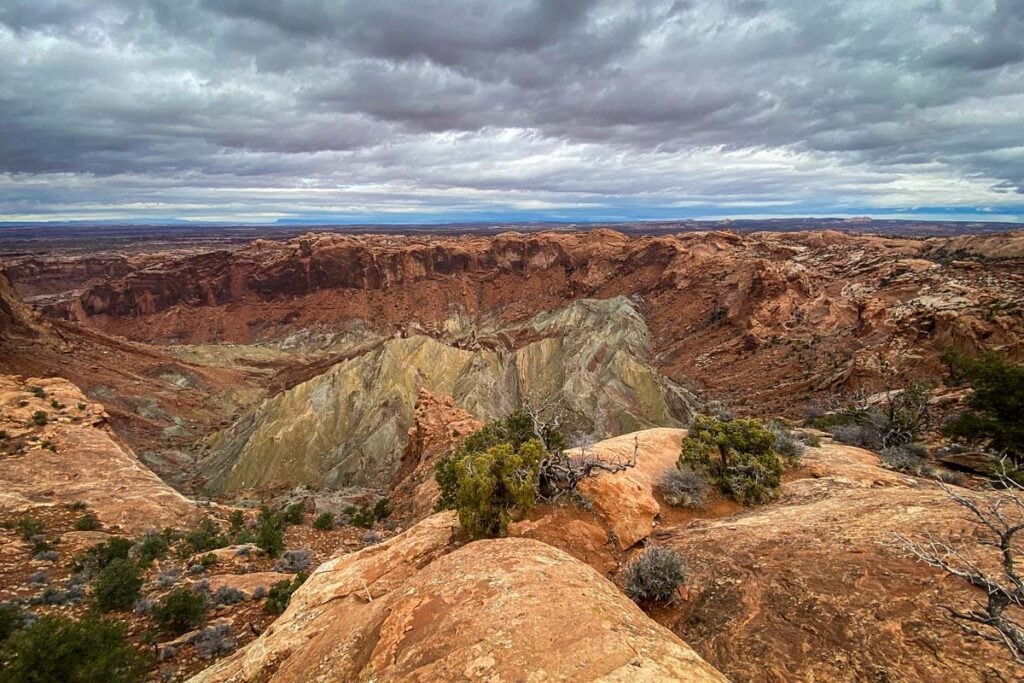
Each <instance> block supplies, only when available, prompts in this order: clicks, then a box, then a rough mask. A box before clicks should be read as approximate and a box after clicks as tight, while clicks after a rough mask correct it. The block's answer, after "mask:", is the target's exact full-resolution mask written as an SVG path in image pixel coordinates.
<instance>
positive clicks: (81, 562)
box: [72, 536, 132, 572]
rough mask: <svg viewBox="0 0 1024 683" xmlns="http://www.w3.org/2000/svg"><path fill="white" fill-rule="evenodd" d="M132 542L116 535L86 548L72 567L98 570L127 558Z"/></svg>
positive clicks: (80, 569)
mask: <svg viewBox="0 0 1024 683" xmlns="http://www.w3.org/2000/svg"><path fill="white" fill-rule="evenodd" d="M131 549H132V542H131V541H130V540H128V539H127V538H124V537H122V536H115V537H114V538H111V539H110V540H109V541H107V542H106V543H100V544H99V545H94V546H93V547H91V548H89V549H88V550H86V551H85V552H84V553H82V554H81V555H80V556H78V558H77V559H75V561H74V563H73V564H72V567H73V568H74V570H75V571H85V572H98V571H100V570H101V569H103V568H104V567H106V566H107V565H108V564H110V563H111V562H113V561H114V560H127V559H128V553H129V552H131Z"/></svg>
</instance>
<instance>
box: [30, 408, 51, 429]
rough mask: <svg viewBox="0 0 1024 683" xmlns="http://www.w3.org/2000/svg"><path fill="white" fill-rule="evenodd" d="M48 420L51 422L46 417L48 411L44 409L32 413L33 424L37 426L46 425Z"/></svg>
mask: <svg viewBox="0 0 1024 683" xmlns="http://www.w3.org/2000/svg"><path fill="white" fill-rule="evenodd" d="M47 422H49V418H47V417H46V413H45V412H43V411H42V410H37V411H36V412H34V413H32V424H34V425H35V426H36V427H45V426H46V423H47Z"/></svg>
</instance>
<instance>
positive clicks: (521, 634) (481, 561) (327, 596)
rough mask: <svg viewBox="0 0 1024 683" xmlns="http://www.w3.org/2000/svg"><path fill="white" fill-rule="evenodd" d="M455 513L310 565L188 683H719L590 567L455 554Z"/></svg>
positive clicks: (540, 547)
mask: <svg viewBox="0 0 1024 683" xmlns="http://www.w3.org/2000/svg"><path fill="white" fill-rule="evenodd" d="M456 528H457V522H456V520H455V516H454V514H452V513H441V514H438V515H434V516H433V517H429V518H427V519H426V520H424V521H422V522H420V523H419V524H418V525H416V526H414V527H413V528H411V529H410V530H408V531H407V532H405V533H403V534H401V535H399V536H396V537H395V538H393V539H391V540H389V541H387V542H386V543H383V544H381V545H378V546H373V547H371V548H367V549H365V550H363V551H360V552H358V553H354V554H352V555H347V556H342V557H339V558H336V559H334V560H332V561H330V562H328V563H326V564H324V565H322V566H321V567H320V568H318V569H317V571H316V572H314V573H313V575H312V576H311V577H310V578H309V580H308V581H307V582H306V583H305V584H304V585H303V586H302V587H301V588H300V589H299V590H298V591H296V593H295V594H294V595H293V596H292V601H291V603H290V604H289V607H288V609H287V610H286V611H285V613H284V614H283V615H282V616H281V617H280V618H279V619H278V620H277V621H276V622H275V623H274V624H273V625H272V626H271V627H270V628H268V629H267V630H266V631H265V632H264V634H263V635H262V636H260V637H259V638H258V639H257V640H255V641H254V642H253V643H251V644H250V645H248V646H247V647H246V648H244V649H242V650H241V651H239V652H237V653H235V654H234V655H232V656H231V657H229V658H227V659H226V660H224V661H222V662H219V663H218V664H216V665H214V666H213V667H211V668H209V669H207V670H206V671H203V672H202V673H200V674H198V675H197V676H195V677H194V678H193V679H192V680H193V681H194V682H196V683H200V682H213V681H256V680H259V681H282V682H283V681H308V680H314V679H315V680H345V681H439V680H491V681H501V680H509V681H511V680H536V681H540V680H565V681H598V680H600V681H634V680H645V681H679V680H686V681H695V682H700V681H724V680H725V678H724V677H722V676H721V674H719V673H718V672H717V671H716V670H715V669H714V668H712V667H711V666H709V665H708V664H707V663H706V662H705V661H703V660H702V659H701V658H700V657H699V656H697V655H696V654H695V653H694V652H693V651H692V650H691V649H690V648H689V647H687V646H686V644H685V643H683V642H682V641H681V640H679V639H678V638H677V637H675V636H674V635H672V634H671V633H670V632H669V631H667V630H666V629H664V628H662V627H660V626H658V625H657V624H656V623H654V622H653V621H652V620H651V619H649V618H648V617H647V616H646V615H645V614H644V613H643V612H642V611H641V610H640V609H639V608H638V607H636V606H635V605H634V604H633V603H632V602H630V601H629V600H628V599H627V598H626V597H625V596H624V595H622V593H621V592H620V591H619V590H618V589H617V588H616V587H615V586H614V585H613V584H612V583H610V582H609V581H607V580H606V579H604V578H603V577H601V576H600V575H599V574H597V573H596V572H595V571H594V570H593V569H591V568H590V567H587V566H586V565H584V564H582V563H580V562H578V561H577V560H574V559H573V558H572V557H570V556H569V555H567V554H565V553H564V552H562V551H560V550H557V549H556V548H553V547H551V546H548V545H545V544H543V543H539V542H537V541H532V540H529V539H521V538H506V539H497V540H489V541H477V542H475V543H470V544H469V545H466V546H464V547H461V548H457V549H456V548H455V545H454V543H453V539H454V537H455V532H456Z"/></svg>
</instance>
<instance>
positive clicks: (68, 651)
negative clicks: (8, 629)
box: [0, 613, 149, 683]
mask: <svg viewBox="0 0 1024 683" xmlns="http://www.w3.org/2000/svg"><path fill="white" fill-rule="evenodd" d="M125 631H126V627H125V626H124V625H123V624H119V623H116V622H113V621H108V620H106V619H102V618H100V617H99V616H97V615H95V614H91V613H90V614H86V616H85V617H84V618H83V619H82V620H81V621H77V622H76V621H72V620H70V619H64V618H62V617H53V616H44V617H40V618H39V619H38V620H37V621H36V622H35V623H34V624H32V625H31V626H29V627H27V628H23V629H21V630H19V631H17V632H15V633H14V634H12V635H11V636H10V638H8V639H7V641H6V642H5V643H4V644H3V645H0V683H31V682H38V683H43V682H48V681H68V682H69V683H93V682H100V681H102V683H134V682H135V681H141V680H143V678H144V676H145V672H146V668H147V667H148V665H149V662H148V659H147V658H146V657H144V656H142V655H141V654H140V653H139V652H137V651H136V650H135V648H133V647H132V646H131V645H130V644H129V643H128V642H127V640H126V639H125Z"/></svg>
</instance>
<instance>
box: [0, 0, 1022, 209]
mask: <svg viewBox="0 0 1024 683" xmlns="http://www.w3.org/2000/svg"><path fill="white" fill-rule="evenodd" d="M1021 35H1024V6H1022V5H1021V3H1020V2H1018V1H1017V0H971V1H970V2H968V1H967V0H933V1H928V2H920V3H918V4H917V5H916V6H915V5H914V4H912V3H909V2H908V3H902V2H901V3H893V2H891V1H889V0H886V1H882V0H865V1H863V2H858V3H848V2H836V1H834V0H833V1H822V0H791V1H786V2H783V1H782V0H776V1H772V2H769V1H767V0H763V1H762V0H730V1H729V2H715V3H712V2H696V1H693V2H681V1H672V0H654V1H652V2H645V3H632V2H624V1H621V0H617V1H612V0H588V1H573V0H558V1H546V2H545V1H541V0H509V1H508V2H503V3H488V2H480V1H469V0H450V1H443V0H378V1H376V2H361V1H355V0H353V1H349V2H330V1H328V0H276V1H271V0H153V1H151V2H137V1H135V0H112V1H111V2H105V3H81V2H75V1H71V0H66V1H65V0H8V2H5V3H4V4H3V5H2V6H0V73H4V74H5V76H4V78H3V79H0V120H2V122H3V129H2V131H0V174H2V176H0V213H3V214H5V215H6V216H8V217H32V216H49V215H66V216H68V217H71V216H100V215H102V216H107V215H117V214H118V212H119V211H120V212H121V213H123V214H124V215H126V216H145V215H150V216H169V215H181V216H213V215H214V214H216V215H218V216H221V217H225V218H227V217H230V216H232V215H239V216H240V215H250V214H252V215H256V214H259V215H263V214H267V215H271V216H288V215H292V214H302V213H307V214H319V213H325V214H326V213H331V212H341V213H344V212H345V211H350V212H352V213H360V214H363V213H365V214H367V215H370V214H372V213H373V212H374V211H375V209H374V207H378V209H377V210H379V211H382V212H395V213H399V214H400V213H401V212H413V213H416V212H431V211H442V212H445V211H447V212H452V211H463V210H474V209H481V210H483V209H487V210H489V209H492V208H493V209H494V210H496V211H498V210H501V209H502V207H505V208H508V207H512V208H522V207H527V208H524V209H523V210H528V207H530V206H535V207H542V208H545V210H554V209H557V208H558V207H564V208H567V209H569V208H573V207H577V208H580V207H582V209H585V208H586V207H588V206H604V207H610V206H625V207H630V206H659V207H666V206H669V207H670V206H685V205H689V204H693V203H706V204H708V205H711V206H713V205H716V204H718V205H721V206H723V207H728V206H731V205H738V204H742V203H747V204H753V205H761V204H766V205H767V204H786V205H792V206H795V207H797V208H798V209H799V208H806V209H807V210H810V209H811V208H813V207H829V206H831V207H834V208H837V209H840V208H841V207H844V206H851V207H883V208H884V207H888V208H893V209H900V208H908V207H914V206H934V205H938V204H945V205H954V206H965V207H982V206H1005V207H1009V208H1008V209H1007V210H1010V211H1019V210H1021V207H1022V206H1024V199H1022V198H1021V196H1020V195H1021V187H1022V186H1024V145H1022V138H1021V131H1022V130H1024V41H1021V39H1020V36H1021ZM119 207H120V208H119ZM154 207H155V208H154ZM582 209H581V210H582Z"/></svg>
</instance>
